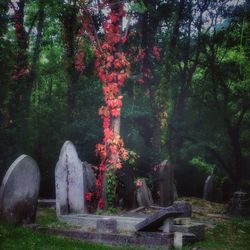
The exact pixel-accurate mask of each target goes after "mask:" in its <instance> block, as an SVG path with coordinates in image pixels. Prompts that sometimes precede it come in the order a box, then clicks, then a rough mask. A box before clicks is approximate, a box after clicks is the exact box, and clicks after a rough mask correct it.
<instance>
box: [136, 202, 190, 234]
mask: <svg viewBox="0 0 250 250" xmlns="http://www.w3.org/2000/svg"><path fill="white" fill-rule="evenodd" d="M191 210H192V208H191V205H190V204H188V203H176V204H174V205H172V206H170V207H166V208H161V209H160V211H158V212H156V213H154V214H153V215H151V216H149V217H147V218H146V219H145V220H143V221H142V222H140V223H138V224H137V225H135V228H136V230H137V231H147V232H150V231H157V230H158V228H159V227H161V226H162V225H163V224H164V222H165V220H166V219H168V218H174V217H177V216H178V217H179V216H181V215H184V216H186V215H187V214H188V215H189V214H190V211H191Z"/></svg>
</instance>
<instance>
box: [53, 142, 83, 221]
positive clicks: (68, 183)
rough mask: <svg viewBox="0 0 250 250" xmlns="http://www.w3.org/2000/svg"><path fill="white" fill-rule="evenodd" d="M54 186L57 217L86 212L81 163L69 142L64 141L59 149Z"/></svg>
mask: <svg viewBox="0 0 250 250" xmlns="http://www.w3.org/2000/svg"><path fill="white" fill-rule="evenodd" d="M55 185H56V213H57V216H59V215H61V214H82V213H84V212H85V211H86V210H85V199H84V193H85V190H84V187H85V186H86V185H84V177H83V167H82V162H81V161H80V159H79V158H78V154H77V152H76V148H75V146H74V145H73V144H72V143H71V142H70V141H66V142H65V143H64V144H63V147H62V149H61V152H60V156H59V160H58V162H57V164H56V169H55Z"/></svg>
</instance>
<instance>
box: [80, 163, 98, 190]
mask: <svg viewBox="0 0 250 250" xmlns="http://www.w3.org/2000/svg"><path fill="white" fill-rule="evenodd" d="M82 166H83V183H84V184H85V192H90V193H95V191H96V176H95V173H94V170H93V168H92V165H91V164H89V163H88V162H86V161H84V162H82Z"/></svg>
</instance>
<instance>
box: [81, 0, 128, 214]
mask: <svg viewBox="0 0 250 250" xmlns="http://www.w3.org/2000/svg"><path fill="white" fill-rule="evenodd" d="M100 4H101V6H103V7H105V9H108V12H107V14H106V17H105V18H104V21H103V24H102V27H103V31H104V36H103V38H102V39H98V38H97V37H96V36H97V35H96V33H95V31H94V30H93V25H92V20H91V17H90V15H86V10H82V17H81V21H82V26H83V27H84V29H85V31H86V32H87V33H88V36H89V38H90V39H91V40H92V41H95V55H96V63H95V68H96V71H97V74H98V77H99V79H100V81H101V82H102V84H103V93H104V100H105V105H103V106H102V107H101V108H100V109H99V115H100V116H101V118H102V120H103V131H104V137H103V140H102V142H101V143H100V144H97V145H96V153H97V154H98V155H99V156H100V158H101V163H100V165H99V173H98V177H97V181H96V188H97V192H96V198H97V199H98V207H99V208H100V209H103V208H104V207H105V206H106V204H105V199H104V198H103V197H102V194H103V177H104V173H105V171H109V170H114V171H116V170H117V169H120V168H121V167H122V160H125V159H126V158H127V151H126V149H125V148H124V143H123V140H122V138H121V137H120V134H119V132H118V131H116V129H115V128H114V124H115V123H116V121H117V120H118V119H119V117H120V115H121V108H122V99H123V96H122V95H121V87H122V86H123V85H124V83H125V80H126V79H127V77H128V76H129V71H130V63H129V62H128V60H127V57H126V54H125V53H124V52H123V51H122V49H121V48H122V44H123V43H125V42H126V37H125V36H123V31H122V19H123V17H124V16H125V11H124V3H122V2H117V1H101V3H100ZM83 14H85V18H83ZM91 25H92V29H91V28H90V27H91Z"/></svg>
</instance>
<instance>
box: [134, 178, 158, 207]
mask: <svg viewBox="0 0 250 250" xmlns="http://www.w3.org/2000/svg"><path fill="white" fill-rule="evenodd" d="M137 182H140V185H137V192H136V198H137V203H138V205H139V207H149V206H150V205H152V204H153V203H154V202H153V198H152V194H151V191H150V189H149V188H148V186H147V184H146V181H145V179H139V180H137Z"/></svg>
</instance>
